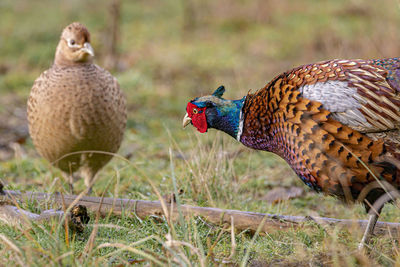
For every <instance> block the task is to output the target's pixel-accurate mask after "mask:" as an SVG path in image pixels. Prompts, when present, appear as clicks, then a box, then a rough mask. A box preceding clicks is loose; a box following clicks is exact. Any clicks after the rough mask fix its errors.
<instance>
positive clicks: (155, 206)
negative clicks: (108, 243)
mask: <svg viewBox="0 0 400 267" xmlns="http://www.w3.org/2000/svg"><path fill="white" fill-rule="evenodd" d="M4 192H5V194H6V195H5V196H0V201H1V200H3V201H4V200H6V199H10V198H11V199H15V200H18V201H22V202H24V201H28V200H30V201H32V200H36V201H39V202H43V201H47V202H54V203H56V204H59V205H62V201H63V200H62V198H61V194H46V193H39V192H25V193H21V192H19V191H8V190H5V191H4ZM77 197H78V196H76V195H64V196H63V198H64V202H65V205H67V206H68V205H70V204H71V203H72V202H73V201H74V200H75V199H76V198H77ZM100 202H102V204H101V205H100ZM77 204H80V205H84V206H86V208H87V209H88V210H90V211H92V212H97V211H98V210H99V211H100V214H102V215H107V214H109V213H110V212H112V213H113V214H115V215H121V214H122V213H123V214H124V215H125V216H129V217H135V216H137V217H139V218H141V219H144V218H146V217H149V216H163V215H164V214H163V209H162V206H161V203H160V202H159V201H146V200H133V199H120V198H117V199H114V198H104V199H103V200H101V198H100V197H88V196H84V197H81V199H79V201H78V202H77ZM172 205H173V207H171V206H172ZM166 206H167V210H168V212H170V213H171V214H169V217H170V218H171V219H172V220H173V221H177V219H178V218H179V213H178V210H177V208H176V203H172V204H169V203H166ZM181 211H182V213H183V215H184V216H185V217H190V216H201V217H203V218H204V219H205V220H206V221H208V222H210V223H213V224H216V225H220V224H228V225H230V224H231V217H233V220H234V222H235V228H236V229H238V230H245V229H249V230H252V231H256V230H257V227H258V226H259V224H260V223H261V221H262V219H263V218H264V217H265V216H266V217H267V220H266V221H265V223H264V226H263V228H262V229H261V230H262V232H270V231H271V230H278V229H282V230H283V229H287V228H290V227H297V226H299V225H300V224H303V223H305V222H308V221H315V222H317V223H319V224H321V225H323V226H325V225H330V226H341V227H345V228H350V227H362V228H364V227H365V226H366V225H367V220H348V219H333V218H325V217H310V216H308V217H304V216H290V215H274V214H264V213H258V212H247V211H238V210H224V209H219V208H209V207H197V206H190V205H181ZM389 231H390V232H391V234H392V235H397V234H398V233H399V231H400V223H391V222H377V225H376V228H375V233H376V234H386V233H388V232H389Z"/></svg>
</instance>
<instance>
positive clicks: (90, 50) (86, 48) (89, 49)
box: [81, 42, 94, 57]
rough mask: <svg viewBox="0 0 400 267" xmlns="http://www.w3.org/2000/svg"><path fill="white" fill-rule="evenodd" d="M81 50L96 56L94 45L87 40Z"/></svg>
mask: <svg viewBox="0 0 400 267" xmlns="http://www.w3.org/2000/svg"><path fill="white" fill-rule="evenodd" d="M81 50H82V51H83V52H85V53H87V54H89V55H90V56H92V57H94V50H93V47H92V46H91V45H90V43H87V42H86V43H84V44H83V47H82V48H81Z"/></svg>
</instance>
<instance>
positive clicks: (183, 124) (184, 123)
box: [182, 113, 192, 128]
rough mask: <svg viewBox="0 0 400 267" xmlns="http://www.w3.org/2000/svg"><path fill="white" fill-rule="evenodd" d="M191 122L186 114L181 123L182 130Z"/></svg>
mask: <svg viewBox="0 0 400 267" xmlns="http://www.w3.org/2000/svg"><path fill="white" fill-rule="evenodd" d="M191 121H192V119H191V118H190V117H189V115H188V114H187V113H186V114H185V117H184V118H183V122H182V126H183V128H185V127H186V126H187V125H188V124H189V123H190V122H191Z"/></svg>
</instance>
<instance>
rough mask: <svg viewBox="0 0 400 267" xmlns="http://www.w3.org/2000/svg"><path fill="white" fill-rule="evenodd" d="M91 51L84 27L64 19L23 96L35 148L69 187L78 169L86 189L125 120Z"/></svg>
mask: <svg viewBox="0 0 400 267" xmlns="http://www.w3.org/2000/svg"><path fill="white" fill-rule="evenodd" d="M93 56H94V52H93V48H92V46H91V45H90V34H89V31H88V30H87V28H86V27H85V26H84V25H82V24H80V23H77V22H75V23H72V24H70V25H68V26H67V27H66V28H65V29H64V30H63V32H62V34H61V38H60V41H59V43H58V46H57V50H56V54H55V60H54V64H53V65H52V66H51V68H50V69H48V70H46V71H45V72H43V73H42V74H41V75H40V76H39V78H37V79H36V81H35V83H34V84H33V87H32V90H31V93H30V96H29V99H28V121H29V132H30V135H31V137H32V140H33V143H34V145H35V147H36V149H37V150H38V152H39V153H40V155H42V156H43V157H45V158H46V159H47V160H49V161H50V162H51V163H52V164H54V165H55V166H57V167H58V168H60V169H61V170H62V171H63V172H64V173H65V174H67V175H68V176H69V179H70V181H69V183H70V190H71V191H72V174H73V173H74V172H76V171H77V170H78V169H80V170H81V174H82V176H83V177H84V179H85V185H86V186H87V189H88V193H89V194H90V192H91V187H92V180H93V178H94V177H95V175H96V173H97V172H98V171H99V170H100V169H101V168H102V167H103V166H104V165H105V164H106V163H107V162H108V161H110V159H111V158H112V155H110V152H111V153H115V152H117V150H118V149H119V147H120V145H121V141H122V138H123V134H124V130H125V125H126V120H127V115H126V104H125V102H126V101H125V97H124V94H123V92H122V91H121V90H120V87H119V84H118V82H117V80H116V79H115V78H114V77H113V76H112V75H111V74H110V73H109V72H108V71H106V70H104V69H102V68H100V67H99V66H97V65H95V64H93V63H92V61H93ZM79 151H103V152H106V153H108V154H106V153H96V152H93V153H87V152H82V153H79ZM71 153H72V154H71ZM69 154H70V155H69Z"/></svg>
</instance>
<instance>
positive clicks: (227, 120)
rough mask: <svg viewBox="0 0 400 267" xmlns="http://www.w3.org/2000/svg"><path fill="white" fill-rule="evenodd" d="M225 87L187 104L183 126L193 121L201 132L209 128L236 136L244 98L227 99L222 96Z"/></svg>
mask: <svg viewBox="0 0 400 267" xmlns="http://www.w3.org/2000/svg"><path fill="white" fill-rule="evenodd" d="M224 92H225V87H224V86H220V87H218V88H217V90H215V92H214V93H213V94H212V95H207V96H202V97H197V98H195V99H193V100H192V101H190V102H189V103H188V104H187V106H186V115H185V117H184V118H183V127H185V126H187V125H188V124H189V123H191V124H192V125H193V126H194V127H196V128H197V130H198V131H199V132H201V133H205V132H207V130H208V129H209V128H215V129H218V130H222V131H224V132H226V133H228V134H229V135H231V136H233V137H234V138H236V136H237V132H238V127H239V120H240V111H241V108H242V106H243V102H244V98H243V99H240V100H227V99H224V98H222V95H223V94H224Z"/></svg>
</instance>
